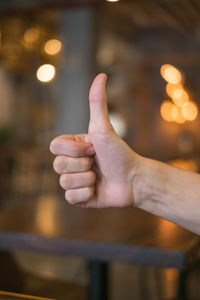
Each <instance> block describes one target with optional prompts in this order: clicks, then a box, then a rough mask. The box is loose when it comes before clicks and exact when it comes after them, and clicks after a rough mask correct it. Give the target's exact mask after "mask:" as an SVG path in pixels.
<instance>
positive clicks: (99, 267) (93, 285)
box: [89, 261, 108, 300]
mask: <svg viewBox="0 0 200 300" xmlns="http://www.w3.org/2000/svg"><path fill="white" fill-rule="evenodd" d="M89 267H90V295H89V297H90V298H89V299H90V300H107V299H108V264H107V263H102V262H99V261H91V262H90V266H89Z"/></svg>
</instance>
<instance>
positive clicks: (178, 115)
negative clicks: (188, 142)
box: [173, 106, 186, 124]
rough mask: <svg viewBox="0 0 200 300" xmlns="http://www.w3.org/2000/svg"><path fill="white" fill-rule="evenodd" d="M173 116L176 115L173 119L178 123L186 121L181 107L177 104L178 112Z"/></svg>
mask: <svg viewBox="0 0 200 300" xmlns="http://www.w3.org/2000/svg"><path fill="white" fill-rule="evenodd" d="M173 117H174V120H173V121H174V122H176V123H178V124H183V123H185V121H186V120H185V118H184V117H183V115H182V111H181V108H180V107H177V106H176V114H174V115H173Z"/></svg>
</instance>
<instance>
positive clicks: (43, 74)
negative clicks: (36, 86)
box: [37, 64, 56, 82]
mask: <svg viewBox="0 0 200 300" xmlns="http://www.w3.org/2000/svg"><path fill="white" fill-rule="evenodd" d="M55 75H56V69H55V67H54V66H53V65H50V64H45V65H42V66H40V67H39V68H38V70H37V79H38V80H39V81H41V82H49V81H51V80H52V79H53V78H54V77H55Z"/></svg>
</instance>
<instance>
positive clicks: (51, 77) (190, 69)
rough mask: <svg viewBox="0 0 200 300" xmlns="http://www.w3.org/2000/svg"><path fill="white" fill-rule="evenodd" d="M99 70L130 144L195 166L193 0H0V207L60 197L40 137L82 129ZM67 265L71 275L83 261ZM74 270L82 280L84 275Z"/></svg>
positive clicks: (198, 93)
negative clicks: (36, 199)
mask: <svg viewBox="0 0 200 300" xmlns="http://www.w3.org/2000/svg"><path fill="white" fill-rule="evenodd" d="M98 72H105V73H107V75H108V83H107V92H108V105H109V112H110V119H111V122H112V123H113V126H114V128H115V129H116V131H117V133H118V134H119V135H120V136H121V137H122V138H123V139H124V140H125V141H126V142H127V143H128V144H129V145H130V147H131V148H133V149H134V150H135V151H136V152H138V153H139V154H141V155H144V156H147V157H151V158H154V159H158V160H161V161H164V162H167V163H170V164H172V165H174V166H177V167H180V168H183V169H187V170H192V171H195V172H198V171H199V168H200V155H199V153H200V134H199V128H200V117H199V102H200V84H199V77H200V2H199V1H198V0H184V1H181V0H173V1H167V0H152V1H148V0H130V1H128V0H120V1H116V0H112V1H111V0H110V1H106V0H102V1H100V0H88V1H86V0H82V1H81V0H74V1H73V0H65V1H61V0H57V1H56V0H37V1H36V0H20V1H17V0H1V1H0V154H1V160H0V207H1V209H9V208H10V207H11V206H12V207H15V206H17V205H19V203H21V202H24V201H29V200H30V199H33V198H35V197H55V195H59V194H60V193H61V195H62V197H63V201H64V196H63V192H62V191H61V189H60V188H59V187H58V177H57V176H56V175H55V174H54V172H53V171H52V160H53V157H52V156H51V155H50V153H49V150H48V147H49V142H50V140H51V139H52V138H53V137H55V136H56V135H60V134H65V133H71V134H73V133H82V132H87V126H88V120H89V109H88V91H89V87H90V84H91V82H92V79H93V77H94V76H95V75H96V74H97V73H98ZM52 195H54V196H52ZM15 255H16V258H17V259H18V261H19V262H21V264H22V265H23V267H24V268H26V269H28V268H29V267H30V266H31V267H30V269H31V270H32V271H33V269H34V267H35V273H37V272H39V273H41V274H42V276H47V277H48V276H50V277H51V276H52V277H53V278H54V277H55V278H57V279H58V278H60V277H62V272H64V271H63V270H62V268H61V265H62V264H63V262H62V261H60V258H59V259H58V258H56V259H55V258H50V257H49V260H48V261H47V262H45V261H44V258H43V257H42V258H41V259H40V258H39V257H37V259H36V258H35V256H34V257H30V256H28V254H25V253H24V254H23V255H21V254H20V253H16V254H15ZM29 255H30V254H29ZM22 257H23V259H22ZM35 260H36V261H37V262H38V261H39V262H40V263H39V265H40V267H36V266H35V263H32V264H31V261H32V262H33V261H35ZM68 263H69V265H70V263H71V266H74V268H71V269H70V270H72V269H73V270H74V271H73V272H74V275H73V276H74V278H75V281H76V280H77V274H79V275H80V274H82V273H84V272H83V270H84V262H83V261H77V260H76V261H72V260H71V261H67V264H68ZM42 264H44V266H43V265H42ZM47 265H48V268H49V270H50V271H49V273H48V271H45V270H47V269H48V268H47V267H46V266H47ZM59 266H60V267H59ZM115 267H116V268H117V266H115ZM118 268H119V269H120V268H121V269H120V270H121V272H122V273H123V272H124V273H123V274H128V273H129V274H131V272H133V271H130V270H128V271H127V270H126V269H124V268H125V267H124V266H118ZM127 268H128V267H127ZM129 268H130V267H129ZM133 268H134V267H133ZM36 269H37V270H36ZM79 269H80V270H82V273H80V272H78V271H77V270H79ZM45 272H46V273H45ZM65 272H66V270H65ZM70 272H71V273H73V272H72V271H70ZM70 272H69V273H70ZM134 272H135V271H134ZM134 272H133V274H135V273H134ZM47 273H48V274H47ZM41 274H40V275H41ZM49 274H50V275H49ZM52 274H53V275H52ZM79 275H78V281H80V282H81V284H83V286H84V284H85V282H87V280H86V279H85V278H86V277H87V276H86V275H85V277H84V276H82V275H83V274H82V275H80V276H79ZM56 276H57V277H56ZM67 276H68V275H66V274H65V278H67ZM73 276H72V277H73ZM123 276H125V275H123ZM127 276H128V275H127ZM173 276H176V274H175V275H174V273H173V275H172V277H173ZM69 277H70V276H69ZM79 277H81V278H82V279H81V278H79ZM74 278H71V277H70V280H72V279H74ZM130 278H131V277H129V278H128V277H127V280H126V283H125V286H127V285H128V282H129V281H131V280H130ZM170 278H171V277H170ZM79 279H80V280H79ZM119 281H120V282H122V280H119ZM72 282H73V280H72ZM80 282H79V283H80ZM151 290H152V289H151ZM167 291H169V289H167ZM74 297H75V298H73V297H72V296H71V298H69V299H81V298H80V296H78V298H76V296H74ZM113 297H114V296H113ZM118 297H119V295H118ZM131 297H132V296H130V297H129V296H128V295H127V297H126V299H132V298H131ZM138 297H139V296H138ZM167 297H168V296H166V298H167ZM172 297H173V291H172ZM64 299H67V298H64ZM113 299H121V298H117V295H115V298H113ZM134 299H137V296H135V298H134ZM138 299H139V298H138ZM151 299H156V298H151ZM194 299H198V298H195V296H194Z"/></svg>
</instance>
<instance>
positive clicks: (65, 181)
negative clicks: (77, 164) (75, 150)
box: [60, 174, 71, 189]
mask: <svg viewBox="0 0 200 300" xmlns="http://www.w3.org/2000/svg"><path fill="white" fill-rule="evenodd" d="M70 184H71V180H70V177H69V176H68V175H66V174H64V175H61V176H60V185H61V187H62V188H63V189H68V188H70Z"/></svg>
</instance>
